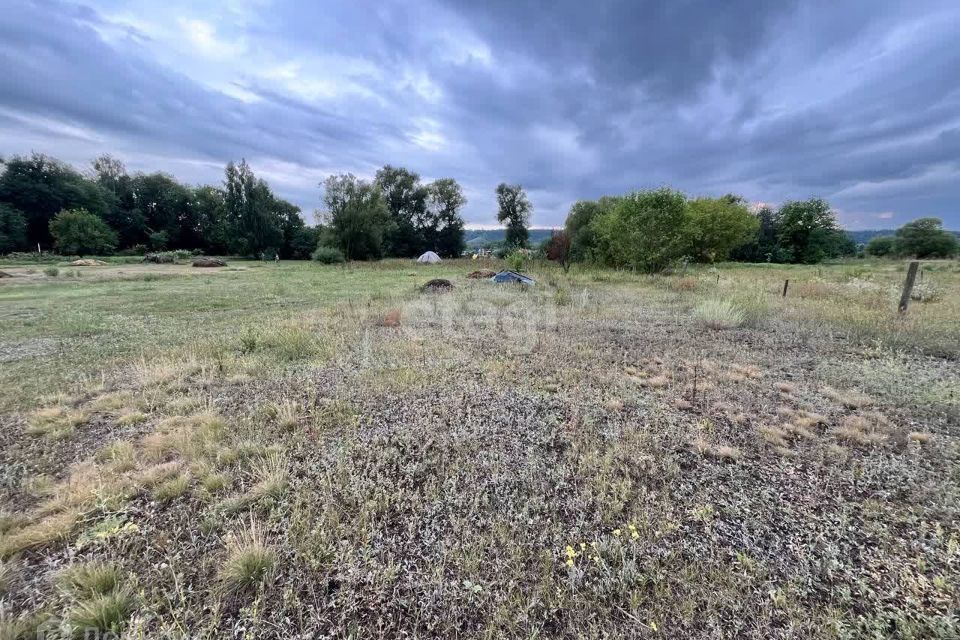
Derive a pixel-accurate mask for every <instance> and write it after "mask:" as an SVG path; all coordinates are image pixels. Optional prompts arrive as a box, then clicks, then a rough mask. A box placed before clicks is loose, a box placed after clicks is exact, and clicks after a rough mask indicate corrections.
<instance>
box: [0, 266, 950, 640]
mask: <svg viewBox="0 0 960 640" xmlns="http://www.w3.org/2000/svg"><path fill="white" fill-rule="evenodd" d="M519 255H521V256H524V260H525V263H524V265H523V268H524V269H526V270H527V271H528V272H529V273H530V274H531V275H532V276H534V277H535V278H536V279H537V281H538V282H537V284H536V285H535V286H534V287H531V288H526V289H525V288H517V287H513V286H499V285H493V284H491V283H489V282H488V281H485V280H471V279H469V278H467V277H466V275H467V274H468V273H469V272H470V271H473V270H475V269H477V268H478V267H484V268H494V269H497V268H501V267H502V266H503V263H502V262H501V261H498V260H486V259H481V260H447V261H444V263H442V264H439V265H431V266H428V267H427V266H424V267H418V266H416V265H414V264H413V263H412V262H411V261H409V260H382V261H379V262H370V263H357V262H353V263H349V264H347V265H329V266H328V265H323V264H320V263H319V262H317V261H299V262H296V261H287V262H280V263H266V264H265V263H262V262H259V261H243V260H231V266H230V267H228V268H225V269H220V270H218V271H216V272H200V270H196V269H191V268H189V267H187V266H184V265H179V264H175V263H160V264H130V263H129V262H124V261H123V260H122V259H120V258H107V259H106V260H105V261H107V262H108V264H107V265H106V266H100V267H96V268H91V269H90V270H89V271H87V272H86V273H85V275H84V277H82V278H62V277H56V278H54V277H49V276H45V275H43V274H42V272H39V271H37V270H36V263H33V262H14V261H11V260H7V261H5V262H4V264H3V269H4V271H6V272H10V273H12V274H13V276H14V277H12V278H5V279H3V280H0V314H2V317H3V318H4V323H3V330H2V332H0V361H2V366H0V470H2V474H3V477H2V479H3V483H2V486H3V489H2V492H0V579H2V580H0V587H2V590H3V596H2V598H3V599H2V600H0V633H2V634H3V635H4V636H5V637H6V636H12V637H17V635H18V634H19V635H32V636H35V635H36V631H37V629H38V628H41V629H56V630H57V632H58V633H61V634H71V635H76V636H78V637H82V636H83V634H84V633H93V632H98V633H105V632H108V631H109V632H111V633H122V634H126V635H128V636H130V637H167V636H183V635H189V636H191V637H218V636H223V635H229V634H231V633H233V632H234V631H235V630H236V629H240V628H242V629H243V630H244V634H245V635H247V636H249V637H276V636H291V635H304V634H306V635H317V636H322V635H332V636H336V635H338V634H342V632H343V631H344V630H351V633H352V634H353V635H355V636H358V637H366V636H382V637H397V636H410V637H469V638H482V637H523V638H529V637H551V638H579V637H632V636H636V637H640V636H648V637H684V638H714V637H738V638H739V637H743V638H769V637H807V638H881V637H883V638H885V637H899V638H913V639H918V640H919V639H927V638H950V637H953V636H955V635H956V633H957V631H958V628H957V620H956V617H955V610H956V587H955V585H956V584H957V582H958V580H960V573H958V571H960V570H958V564H957V554H958V545H960V529H958V525H957V522H958V521H960V517H958V516H960V514H958V512H957V508H958V507H957V504H958V501H957V488H956V486H957V485H956V460H957V453H958V451H960V436H958V434H960V404H958V397H957V393H956V389H957V387H958V385H960V373H958V368H957V366H956V363H957V358H958V357H960V327H958V324H957V323H956V317H958V315H960V307H958V304H960V266H958V264H957V263H956V262H955V261H946V260H940V261H930V262H924V265H923V269H924V277H923V284H924V286H925V287H928V288H929V290H930V292H935V295H925V296H924V297H921V298H919V299H917V300H915V301H914V302H913V303H912V304H911V307H910V309H909V310H908V312H907V313H906V314H902V315H901V314H898V313H897V310H896V305H897V300H898V293H899V287H900V285H901V284H902V282H903V277H904V265H903V263H901V262H894V261H890V260H874V259H869V260H850V261H847V262H841V263H835V264H833V263H831V264H822V265H777V264H769V265H756V264H738V263H721V264H718V265H716V266H715V267H710V266H705V265H703V266H702V265H697V264H691V265H690V266H689V268H688V270H687V271H686V273H685V274H680V273H677V274H673V275H668V274H653V275H647V274H642V273H638V272H636V271H629V270H614V269H608V268H599V267H594V266H589V265H586V264H584V263H582V262H581V263H573V264H571V265H570V268H569V271H568V272H565V271H564V270H563V269H561V268H559V267H558V266H555V265H553V264H552V263H550V262H546V261H543V260H542V259H538V258H537V257H536V256H528V255H526V254H524V253H520V254H519ZM435 277H442V278H447V279H449V280H451V281H452V282H453V283H454V284H455V286H454V288H453V289H452V290H451V291H448V292H446V293H431V292H421V291H420V285H422V284H423V283H424V282H426V281H427V280H428V279H430V278H435ZM787 278H789V279H790V281H791V285H790V289H789V293H788V295H787V297H786V298H784V297H782V295H781V293H782V285H783V281H784V279H787ZM920 542H922V544H921V543H920ZM413 610H416V612H417V614H416V615H411V613H410V612H411V611H413Z"/></svg>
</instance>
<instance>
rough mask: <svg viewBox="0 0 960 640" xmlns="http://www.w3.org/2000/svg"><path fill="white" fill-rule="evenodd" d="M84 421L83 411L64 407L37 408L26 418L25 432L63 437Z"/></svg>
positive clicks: (85, 417)
mask: <svg viewBox="0 0 960 640" xmlns="http://www.w3.org/2000/svg"><path fill="white" fill-rule="evenodd" d="M86 421H87V414H86V413H84V412H83V411H72V410H69V409H66V408H64V407H48V408H46V409H38V410H37V411H35V412H33V414H31V415H30V417H29V418H28V419H27V433H29V434H30V435H34V436H46V437H48V438H52V439H60V438H65V437H67V436H69V435H70V434H71V433H73V432H74V430H75V429H76V428H77V427H78V426H80V425H81V424H83V423H84V422H86Z"/></svg>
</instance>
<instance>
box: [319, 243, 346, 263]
mask: <svg viewBox="0 0 960 640" xmlns="http://www.w3.org/2000/svg"><path fill="white" fill-rule="evenodd" d="M310 257H311V258H313V259H314V260H316V261H317V262H319V263H321V264H340V263H342V262H346V261H347V260H346V258H345V257H344V256H343V252H342V251H340V249H337V248H335V247H323V246H321V247H317V248H316V250H314V252H313V254H312V255H311V256H310Z"/></svg>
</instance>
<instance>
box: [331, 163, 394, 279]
mask: <svg viewBox="0 0 960 640" xmlns="http://www.w3.org/2000/svg"><path fill="white" fill-rule="evenodd" d="M322 186H323V204H324V207H325V208H326V211H325V212H324V213H323V220H324V222H325V223H326V224H327V225H328V226H329V232H330V236H331V237H332V241H333V243H334V246H336V247H337V248H339V249H340V250H341V251H342V252H343V255H344V256H346V258H347V259H348V260H370V259H379V258H380V257H382V256H383V251H384V241H385V239H386V237H387V236H388V235H389V234H390V233H391V231H392V227H393V220H392V219H391V216H390V211H389V209H388V208H387V205H386V203H385V202H384V200H383V196H382V194H381V192H380V189H379V188H378V187H377V186H376V185H375V184H371V183H369V182H366V181H364V180H360V179H358V178H357V177H356V176H354V175H353V174H349V173H348V174H340V175H335V176H329V177H328V178H327V179H326V180H324V182H323V185H322Z"/></svg>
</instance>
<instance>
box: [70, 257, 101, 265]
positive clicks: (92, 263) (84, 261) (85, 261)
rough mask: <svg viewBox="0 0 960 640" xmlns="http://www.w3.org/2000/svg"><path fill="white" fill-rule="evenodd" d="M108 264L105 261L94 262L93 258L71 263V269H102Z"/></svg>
mask: <svg viewBox="0 0 960 640" xmlns="http://www.w3.org/2000/svg"><path fill="white" fill-rule="evenodd" d="M105 264H107V263H106V262H104V261H103V260H93V259H91V258H83V259H81V260H74V261H73V262H71V263H70V266H71V267H102V266H103V265H105Z"/></svg>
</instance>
